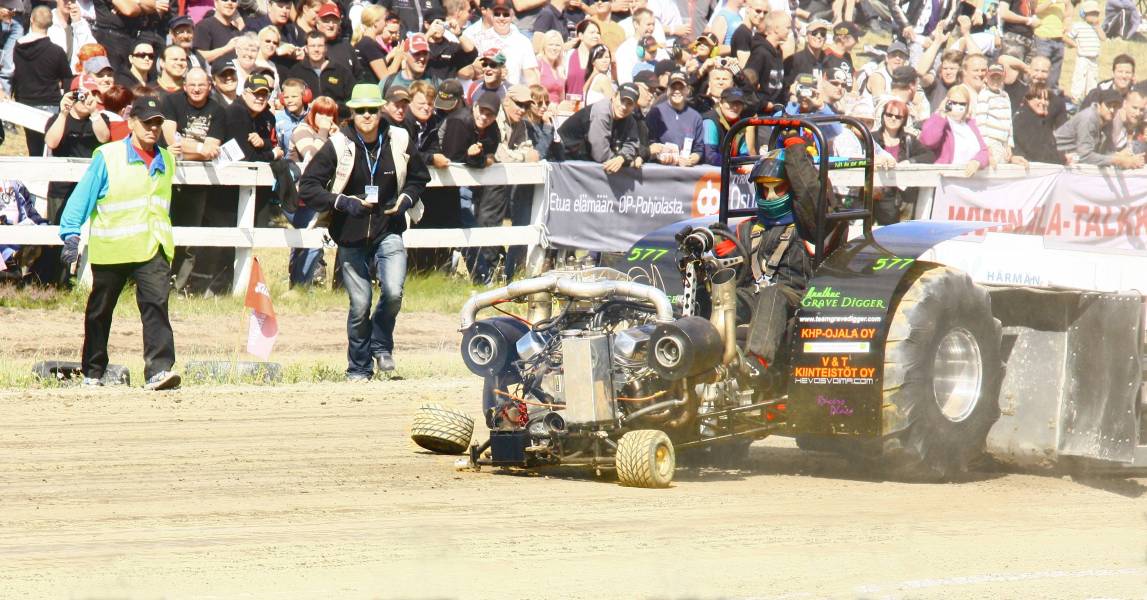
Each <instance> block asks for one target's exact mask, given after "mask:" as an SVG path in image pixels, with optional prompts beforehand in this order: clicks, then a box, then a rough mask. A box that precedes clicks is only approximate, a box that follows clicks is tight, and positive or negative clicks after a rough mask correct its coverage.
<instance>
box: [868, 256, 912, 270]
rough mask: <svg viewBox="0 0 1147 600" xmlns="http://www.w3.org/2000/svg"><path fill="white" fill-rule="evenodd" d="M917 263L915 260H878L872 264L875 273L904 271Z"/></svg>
mask: <svg viewBox="0 0 1147 600" xmlns="http://www.w3.org/2000/svg"><path fill="white" fill-rule="evenodd" d="M914 262H916V259H914V258H878V259H876V260H875V261H873V262H872V270H873V271H891V270H896V271H903V270H904V269H907V268H908V265H911V264H912V263H914Z"/></svg>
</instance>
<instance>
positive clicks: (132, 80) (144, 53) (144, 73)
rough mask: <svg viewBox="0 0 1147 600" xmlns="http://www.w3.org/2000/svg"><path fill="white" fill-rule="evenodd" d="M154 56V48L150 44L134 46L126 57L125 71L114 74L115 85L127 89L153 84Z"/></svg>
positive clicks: (142, 43)
mask: <svg viewBox="0 0 1147 600" xmlns="http://www.w3.org/2000/svg"><path fill="white" fill-rule="evenodd" d="M155 56H156V54H155V47H154V46H152V45H151V43H150V42H140V43H138V44H136V45H135V46H134V47H133V48H132V49H131V54H129V55H128V69H127V71H120V72H119V73H117V74H116V83H118V84H120V85H122V86H124V87H126V88H128V89H131V88H133V87H135V86H137V85H147V86H150V85H152V84H153V83H155V77H156V73H155Z"/></svg>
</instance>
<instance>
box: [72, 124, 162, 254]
mask: <svg viewBox="0 0 1147 600" xmlns="http://www.w3.org/2000/svg"><path fill="white" fill-rule="evenodd" d="M128 143H129V142H125V141H124V140H120V141H116V142H110V143H107V144H104V145H102V146H100V147H99V148H97V149H96V152H99V153H100V154H102V155H103V158H104V164H105V165H107V170H108V193H107V195H106V196H104V197H102V198H100V199H99V200H97V201H96V208H95V210H94V211H92V229H91V238H90V239H89V240H88V253H89V257H90V260H91V262H92V263H93V264H100V265H114V264H122V263H138V262H146V261H148V260H151V257H153V256H155V253H156V251H157V250H159V249H160V248H161V247H162V248H163V254H164V255H165V256H166V257H167V260H168V262H171V259H172V257H174V256H175V240H174V239H173V238H172V235H171V215H170V209H171V180H172V179H173V178H174V176H175V159H174V158H173V157H172V155H171V153H170V152H168V151H167V149H166V148H159V147H156V149H157V150H158V151H159V152H160V154H161V155H162V156H163V164H164V170H163V172H156V173H155V175H149V174H148V167H149V165H146V164H144V163H142V162H131V163H129V162H128V160H127V156H128V153H127V146H128Z"/></svg>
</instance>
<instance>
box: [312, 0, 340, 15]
mask: <svg viewBox="0 0 1147 600" xmlns="http://www.w3.org/2000/svg"><path fill="white" fill-rule="evenodd" d="M330 16H335V17H338V18H340V19H341V18H342V16H343V13H342V11H341V10H339V5H338V4H335V3H334V2H326V3H324V4H323V5H322V6H320V7H319V12H317V13H315V18H316V19H321V18H323V17H330Z"/></svg>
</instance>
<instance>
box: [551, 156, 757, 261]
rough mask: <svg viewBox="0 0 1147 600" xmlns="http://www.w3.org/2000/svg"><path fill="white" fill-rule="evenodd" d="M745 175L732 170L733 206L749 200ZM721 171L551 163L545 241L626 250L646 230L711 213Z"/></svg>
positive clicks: (717, 200) (716, 204) (716, 200)
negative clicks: (609, 171)
mask: <svg viewBox="0 0 1147 600" xmlns="http://www.w3.org/2000/svg"><path fill="white" fill-rule="evenodd" d="M747 179H748V178H747V175H734V185H733V189H732V190H731V193H730V201H731V202H730V204H731V206H732V207H733V208H741V207H745V206H748V205H749V203H750V202H751V201H752V194H751V193H750V192H749V187H748V184H747ZM720 188H721V171H720V169H718V168H716V167H694V168H679V167H666V166H662V165H646V166H644V167H642V168H641V169H622V170H621V172H619V173H616V174H613V175H606V173H605V171H604V170H603V169H602V168H601V165H599V164H597V163H592V162H581V161H572V162H562V163H551V164H550V183H549V194H548V197H547V206H546V211H547V212H546V219H545V223H546V229H547V232H548V236H549V240H550V243H552V244H555V245H558V246H570V247H575V248H584V249H587V250H593V251H598V252H625V251H627V250H629V248H630V247H631V246H633V244H635V243H636V242H637V241H638V240H640V239H641V238H642V237H643V236H645V234H647V233H649V232H651V231H653V230H655V229H658V228H661V227H664V226H666V225H670V224H672V223H676V222H679V221H683V220H686V219H691V218H694V217H716V216H717V213H718V210H719V208H720Z"/></svg>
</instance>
